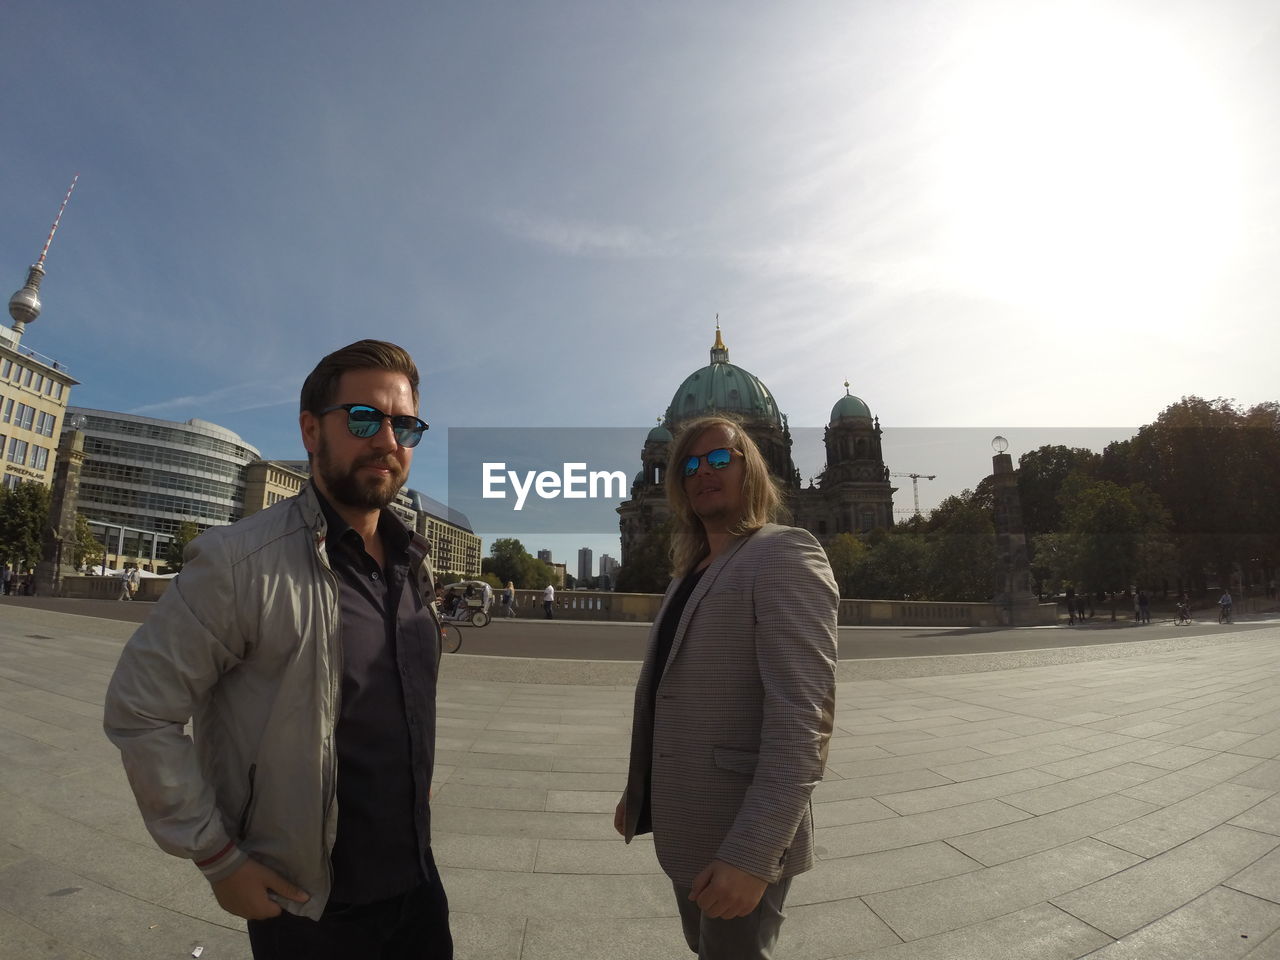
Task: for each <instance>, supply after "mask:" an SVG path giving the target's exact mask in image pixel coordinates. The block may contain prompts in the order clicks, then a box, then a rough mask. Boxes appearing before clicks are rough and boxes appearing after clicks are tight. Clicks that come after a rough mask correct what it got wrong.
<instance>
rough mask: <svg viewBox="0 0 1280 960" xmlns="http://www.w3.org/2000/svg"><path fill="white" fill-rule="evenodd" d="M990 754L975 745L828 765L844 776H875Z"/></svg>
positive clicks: (983, 757) (985, 757)
mask: <svg viewBox="0 0 1280 960" xmlns="http://www.w3.org/2000/svg"><path fill="white" fill-rule="evenodd" d="M989 756H990V754H989V753H984V752H983V751H981V750H975V749H974V748H973V747H962V748H960V749H957V750H939V751H936V752H934V753H915V754H911V755H908V756H903V757H885V758H884V759H881V760H854V761H852V762H850V763H830V764H828V766H830V767H831V769H833V770H835V771H836V773H838V774H839V775H840V776H842V777H847V778H850V779H852V778H855V777H875V776H882V775H885V774H891V773H905V772H908V771H912V770H928V769H929V768H930V767H932V766H934V765H935V764H941V763H961V762H964V761H966V760H986V759H988V757H989Z"/></svg>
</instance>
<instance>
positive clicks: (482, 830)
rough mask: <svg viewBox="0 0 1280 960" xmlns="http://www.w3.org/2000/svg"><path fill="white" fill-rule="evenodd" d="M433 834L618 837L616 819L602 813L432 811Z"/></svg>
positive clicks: (475, 809) (447, 807)
mask: <svg viewBox="0 0 1280 960" xmlns="http://www.w3.org/2000/svg"><path fill="white" fill-rule="evenodd" d="M431 831H432V834H433V835H435V834H437V833H438V834H440V835H441V836H448V835H450V834H471V835H474V836H480V837H534V838H537V837H552V838H567V839H579V840H606V839H609V838H611V837H616V836H617V834H616V833H615V832H614V830H613V816H612V814H609V815H606V814H603V813H547V812H544V811H538V810H486V809H483V808H478V807H449V806H440V807H433V808H432V811H431Z"/></svg>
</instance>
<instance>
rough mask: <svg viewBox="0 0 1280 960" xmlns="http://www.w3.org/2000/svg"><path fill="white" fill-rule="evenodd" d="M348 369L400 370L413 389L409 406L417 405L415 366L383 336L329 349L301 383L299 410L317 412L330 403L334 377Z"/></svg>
mask: <svg viewBox="0 0 1280 960" xmlns="http://www.w3.org/2000/svg"><path fill="white" fill-rule="evenodd" d="M348 370H387V371H389V372H391V373H402V374H404V376H405V378H406V379H408V381H409V387H410V389H412V390H413V406H414V409H415V410H416V409H417V407H418V368H417V366H416V365H415V364H414V362H413V357H411V356H409V352H408V351H407V350H405V349H404V348H403V347H398V346H396V345H395V344H394V343H387V342H386V341H385V340H357V341H356V342H355V343H352V344H348V345H347V346H345V347H343V348H342V349H341V350H335V351H333V353H331V354H329V355H328V356H327V357H325V358H324V359H323V360H321V361H320V362H319V363H317V364H316V368H315V369H314V370H312V371H311V373H309V374H308V375H307V379H306V380H305V381H304V382H303V384H302V406H301V409H302V411H303V412H309V413H313V414H315V415H316V416H319V415H320V411H321V410H323V409H324V408H325V407H327V406H329V405H330V404H331V403H333V396H334V394H335V393H337V391H338V381H339V380H341V379H342V375H343V374H344V373H346V372H347V371H348Z"/></svg>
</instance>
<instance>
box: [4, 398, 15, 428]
mask: <svg viewBox="0 0 1280 960" xmlns="http://www.w3.org/2000/svg"><path fill="white" fill-rule="evenodd" d="M12 419H13V397H10V398H9V399H8V400H6V401H5V402H4V422H5V423H8V422H9V421H10V420H12Z"/></svg>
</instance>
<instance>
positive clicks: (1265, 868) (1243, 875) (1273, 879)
mask: <svg viewBox="0 0 1280 960" xmlns="http://www.w3.org/2000/svg"><path fill="white" fill-rule="evenodd" d="M1223 885H1224V886H1227V887H1231V889H1233V890H1239V891H1240V892H1241V893H1250V894H1253V896H1255V897H1261V898H1262V899H1264V900H1270V901H1271V902H1272V903H1277V904H1280V851H1278V850H1273V851H1271V852H1270V853H1268V854H1267V855H1266V856H1265V857H1262V858H1260V859H1258V860H1256V861H1255V862H1253V863H1252V864H1250V865H1249V866H1247V867H1245V868H1244V869H1243V870H1241V871H1240V872H1239V873H1237V874H1236V875H1235V876H1233V877H1231V878H1229V879H1227V880H1224V881H1223Z"/></svg>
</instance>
